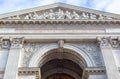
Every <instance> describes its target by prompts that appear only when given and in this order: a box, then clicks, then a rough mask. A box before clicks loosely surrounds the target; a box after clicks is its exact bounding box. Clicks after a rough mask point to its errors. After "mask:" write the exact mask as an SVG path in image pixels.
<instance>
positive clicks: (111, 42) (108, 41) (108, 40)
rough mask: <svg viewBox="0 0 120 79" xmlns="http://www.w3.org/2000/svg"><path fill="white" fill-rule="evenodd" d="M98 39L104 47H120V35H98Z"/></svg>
mask: <svg viewBox="0 0 120 79" xmlns="http://www.w3.org/2000/svg"><path fill="white" fill-rule="evenodd" d="M97 41H98V43H99V44H100V46H102V47H110V46H111V47H112V48H120V39H119V37H98V38H97Z"/></svg>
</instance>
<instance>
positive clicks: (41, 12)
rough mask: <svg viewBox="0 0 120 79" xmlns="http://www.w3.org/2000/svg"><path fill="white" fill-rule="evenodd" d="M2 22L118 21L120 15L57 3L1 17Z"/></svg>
mask: <svg viewBox="0 0 120 79" xmlns="http://www.w3.org/2000/svg"><path fill="white" fill-rule="evenodd" d="M0 19H1V20H6V19H7V20H118V19H120V15H118V14H112V13H107V12H102V11H97V10H92V9H88V8H83V7H78V6H73V5H69V4H63V3H56V4H51V5H46V6H41V7H36V8H31V9H27V10H21V11H16V12H11V13H7V14H1V15H0Z"/></svg>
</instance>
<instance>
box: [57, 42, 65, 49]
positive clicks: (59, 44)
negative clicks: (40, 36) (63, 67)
mask: <svg viewBox="0 0 120 79" xmlns="http://www.w3.org/2000/svg"><path fill="white" fill-rule="evenodd" d="M58 46H59V47H60V48H63V46H64V40H59V41H58Z"/></svg>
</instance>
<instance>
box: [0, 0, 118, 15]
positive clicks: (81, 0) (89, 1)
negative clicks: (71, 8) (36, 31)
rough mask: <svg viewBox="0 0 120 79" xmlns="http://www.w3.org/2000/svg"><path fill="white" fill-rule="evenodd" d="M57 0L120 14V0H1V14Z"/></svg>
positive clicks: (56, 0) (57, 0)
mask: <svg viewBox="0 0 120 79" xmlns="http://www.w3.org/2000/svg"><path fill="white" fill-rule="evenodd" d="M57 2H63V3H67V4H72V5H77V6H81V7H87V8H92V9H97V10H102V11H107V12H111V13H117V14H120V4H119V3H120V0H0V14H1V13H6V12H12V11H17V10H22V9H27V8H32V7H37V6H42V5H48V4H53V3H57Z"/></svg>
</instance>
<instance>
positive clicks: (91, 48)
mask: <svg viewBox="0 0 120 79" xmlns="http://www.w3.org/2000/svg"><path fill="white" fill-rule="evenodd" d="M73 45H75V46H77V47H78V48H80V49H82V50H83V51H85V52H87V53H88V54H89V55H91V56H92V58H93V60H94V62H95V63H96V65H97V66H98V67H102V66H104V63H103V59H102V55H101V51H100V48H99V45H98V44H97V43H79V44H73Z"/></svg>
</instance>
